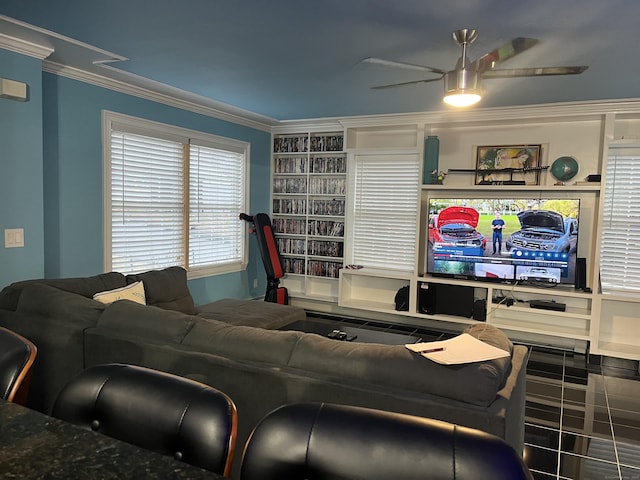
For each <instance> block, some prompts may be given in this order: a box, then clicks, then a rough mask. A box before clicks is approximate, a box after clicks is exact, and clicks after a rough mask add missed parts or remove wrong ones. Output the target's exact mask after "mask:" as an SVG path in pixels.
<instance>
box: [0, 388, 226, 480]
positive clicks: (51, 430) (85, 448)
mask: <svg viewBox="0 0 640 480" xmlns="http://www.w3.org/2000/svg"><path fill="white" fill-rule="evenodd" d="M0 478H3V479H10V478H16V479H32V478H40V479H51V480H53V479H65V480H69V479H83V480H84V479H129V478H131V479H147V478H150V479H153V478H158V479H171V478H176V479H180V478H188V479H200V478H206V479H223V478H225V477H223V476H221V475H218V474H215V473H213V472H209V471H206V470H203V469H201V468H198V467H194V466H192V465H189V464H186V463H183V462H180V461H177V460H174V459H173V458H171V457H168V456H164V455H160V454H157V453H155V452H151V451H148V450H144V449H141V448H138V447H136V446H134V445H131V444H128V443H125V442H121V441H119V440H115V439H113V438H110V437H107V436H105V435H101V434H99V433H95V432H92V431H88V430H83V429H81V428H80V427H77V426H75V425H72V424H70V423H66V422H63V421H61V420H58V419H55V418H52V417H48V416H46V415H44V414H42V413H40V412H36V411H34V410H29V409H28V408H25V407H22V406H20V405H16V404H13V403H9V402H6V401H4V400H0Z"/></svg>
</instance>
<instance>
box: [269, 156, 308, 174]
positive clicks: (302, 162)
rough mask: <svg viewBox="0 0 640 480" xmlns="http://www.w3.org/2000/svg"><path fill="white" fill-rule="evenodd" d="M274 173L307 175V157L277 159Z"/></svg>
mask: <svg viewBox="0 0 640 480" xmlns="http://www.w3.org/2000/svg"><path fill="white" fill-rule="evenodd" d="M273 173H307V159H306V157H276V158H275V160H274V164H273Z"/></svg>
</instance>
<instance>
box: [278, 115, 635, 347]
mask: <svg viewBox="0 0 640 480" xmlns="http://www.w3.org/2000/svg"><path fill="white" fill-rule="evenodd" d="M340 123H341V125H342V126H343V132H344V135H345V141H344V149H345V152H346V153H345V161H348V159H349V158H350V157H351V156H353V155H358V154H377V153H380V154H386V153H389V152H391V153H393V154H398V153H407V154H417V155H420V156H422V155H423V154H424V141H425V139H426V138H427V136H437V137H438V139H439V143H440V151H439V158H438V162H439V166H438V168H439V170H440V171H445V172H446V171H447V170H449V169H465V170H468V169H473V168H475V161H476V158H475V154H476V149H477V147H478V146H488V145H531V144H541V145H542V156H541V162H540V163H541V165H543V166H544V165H550V164H551V163H552V162H553V160H554V159H556V158H559V157H561V156H572V157H574V158H576V159H577V161H578V163H579V165H580V172H579V174H578V176H577V177H576V178H574V179H573V181H574V182H576V183H573V184H570V185H558V184H557V182H556V180H555V179H554V178H553V177H552V175H551V172H550V171H548V170H543V171H541V172H540V179H539V184H538V185H475V177H474V175H464V174H453V173H452V174H449V175H447V176H446V177H445V180H444V183H443V184H442V185H432V184H427V185H423V186H422V188H421V189H420V194H419V199H418V209H417V215H416V232H417V233H416V237H417V239H418V241H417V244H416V255H415V267H414V271H413V272H403V271H392V270H381V269H373V268H367V266H366V265H365V266H364V268H361V269H344V268H343V269H341V270H340V280H339V284H338V286H337V288H336V290H335V295H336V300H334V301H330V302H328V303H326V304H325V305H320V304H314V305H313V306H312V308H315V309H323V308H326V310H327V311H331V312H341V313H345V314H348V313H349V312H354V315H358V316H361V315H363V314H364V315H367V312H369V314H370V315H371V316H372V317H375V318H377V319H379V318H382V317H384V318H386V319H388V321H390V322H394V321H395V322H398V323H410V324H412V325H416V326H424V325H432V324H433V322H436V323H438V322H442V323H443V324H446V325H447V327H448V328H451V329H456V328H458V329H462V328H464V327H465V326H466V325H468V324H471V323H474V322H476V321H477V320H476V319H474V318H466V317H460V316H455V315H447V314H426V313H422V311H421V308H420V298H419V297H420V294H419V290H420V288H421V285H422V284H425V283H427V284H428V283H446V284H448V285H458V286H470V287H473V289H474V296H475V298H476V299H478V300H484V301H485V302H486V303H485V304H486V315H485V319H484V321H486V322H487V323H490V324H493V325H495V326H497V327H499V328H501V329H503V330H505V331H506V332H508V333H509V334H510V335H512V336H513V337H515V338H517V339H524V340H527V339H530V338H535V339H536V341H537V342H544V343H548V344H552V345H553V344H556V343H557V344H559V345H562V346H569V347H573V348H575V349H576V350H583V349H585V350H586V349H588V350H589V352H590V353H592V354H601V355H609V356H616V357H620V358H626V359H633V360H640V334H639V333H638V332H639V330H638V325H639V324H640V309H638V305H640V299H636V298H629V297H620V296H616V297H612V296H609V295H603V294H602V293H601V292H600V291H599V271H598V265H599V259H600V243H601V240H600V231H601V230H600V229H601V225H602V215H603V205H602V195H603V192H602V191H601V190H602V188H603V187H602V186H601V183H587V182H585V181H584V180H585V177H587V175H590V174H600V175H602V185H604V184H605V182H606V178H605V177H606V175H605V173H606V162H607V155H608V145H609V143H610V142H616V141H618V142H619V141H627V140H628V139H635V140H636V141H637V142H638V143H640V103H633V104H625V105H619V104H615V105H611V106H608V105H605V104H599V105H576V106H572V105H562V106H560V105H557V106H554V105H550V106H538V107H531V108H522V109H490V110H487V111H472V112H466V113H459V112H458V113H448V112H439V113H437V114H433V115H429V114H424V115H418V114H416V115H398V116H387V117H380V118H375V117H366V118H362V119H359V118H357V117H356V118H349V119H344V120H342V121H340ZM289 128H292V126H291V125H290V126H289ZM287 155H292V156H294V155H295V154H287ZM281 156H282V155H281V154H280V153H274V160H277V159H278V157H281ZM312 156H313V155H312V154H311V153H310V152H308V153H305V155H301V156H300V157H301V158H302V160H301V163H304V162H303V160H306V161H308V160H309V159H311V158H312ZM324 173H327V172H324ZM288 175H291V176H293V177H294V176H296V175H297V176H299V177H300V178H304V179H306V182H307V183H306V186H307V187H308V186H309V177H310V173H309V172H308V171H305V172H295V173H291V174H288ZM279 176H280V175H279V174H278V173H277V172H275V171H274V180H279V178H278V177H279ZM324 176H325V177H327V175H324ZM301 183H302V184H304V181H302V180H301ZM287 190H288V191H289V190H291V189H290V188H287ZM488 192H491V195H492V196H498V197H500V196H503V197H504V198H509V197H515V196H518V197H525V198H529V197H530V198H532V199H534V198H550V199H568V198H579V199H580V222H579V227H580V230H579V234H578V235H579V239H578V251H577V256H578V257H583V258H586V263H587V272H586V285H587V289H586V290H584V291H583V290H576V289H575V288H573V287H570V286H563V285H558V286H556V287H554V288H545V287H542V286H538V285H535V284H534V285H527V284H516V285H513V284H506V283H493V282H481V281H473V280H465V279H456V278H444V277H434V276H432V275H430V274H428V273H427V271H426V270H427V269H426V248H427V240H426V239H427V228H428V225H427V220H428V219H427V217H428V201H429V198H437V197H439V196H440V197H441V198H447V197H446V196H449V198H473V197H476V198H482V196H483V195H485V196H486V195H487V194H488ZM286 195H287V196H289V195H290V196H292V197H296V198H300V199H302V200H308V195H309V192H296V193H293V192H291V193H287V194H286ZM280 198H283V197H282V195H281V194H280V193H279V192H276V191H275V190H274V202H275V201H277V200H279V199H280ZM284 198H287V197H284ZM345 199H346V200H347V201H348V197H345ZM346 208H349V206H348V205H347V206H346ZM290 215H292V216H295V215H293V214H290ZM274 216H275V217H276V219H277V218H278V216H280V217H286V215H282V214H281V213H279V214H276V211H275V208H274ZM300 218H303V219H304V220H305V222H306V224H307V226H308V222H309V220H310V218H309V216H308V215H307V213H305V214H304V215H300ZM282 233H285V232H282ZM292 238H296V237H295V236H293V237H292ZM300 238H302V239H304V240H305V241H308V240H309V234H308V232H307V233H305V234H301V237H300ZM348 240H349V239H348V238H347V239H345V241H348ZM345 251H346V250H345ZM285 256H286V254H285ZM291 256H292V257H296V255H293V254H291ZM308 258H309V257H308V256H307V257H305V259H308ZM341 260H343V259H341ZM344 262H346V263H349V258H348V255H347V257H346V258H344ZM306 278H309V276H308V274H307V277H306ZM405 286H409V309H408V310H407V311H396V310H395V303H394V299H395V295H396V293H397V291H398V290H399V289H400V288H402V287H405ZM299 290H300V291H302V290H304V289H299ZM504 298H509V299H511V301H510V302H508V303H507V302H504V301H503V302H501V301H500V300H501V299H504ZM297 300H298V301H299V302H300V304H301V305H304V302H305V301H307V300H309V298H308V297H305V296H304V294H302V295H301V296H300V297H298V298H297ZM531 300H546V301H556V302H561V303H563V304H565V305H566V309H565V310H564V311H555V310H544V309H538V308H531V306H530V304H529V301H531ZM443 326H444V325H443ZM456 326H457V327H456Z"/></svg>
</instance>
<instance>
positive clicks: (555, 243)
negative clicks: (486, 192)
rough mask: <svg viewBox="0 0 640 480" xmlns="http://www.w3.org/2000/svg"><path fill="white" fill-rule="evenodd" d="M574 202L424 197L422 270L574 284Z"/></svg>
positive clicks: (478, 277) (576, 205) (577, 203)
mask: <svg viewBox="0 0 640 480" xmlns="http://www.w3.org/2000/svg"><path fill="white" fill-rule="evenodd" d="M579 213H580V200H578V199H551V198H535V199H534V198H511V199H504V198H492V197H485V198H441V197H437V198H430V199H429V213H428V218H427V225H428V227H427V235H428V239H427V242H426V243H427V273H429V274H431V275H435V276H452V277H457V278H465V279H474V280H487V281H501V282H507V283H513V282H518V283H531V284H536V285H541V284H542V285H545V286H555V285H558V284H567V285H575V268H576V251H577V245H578V217H579Z"/></svg>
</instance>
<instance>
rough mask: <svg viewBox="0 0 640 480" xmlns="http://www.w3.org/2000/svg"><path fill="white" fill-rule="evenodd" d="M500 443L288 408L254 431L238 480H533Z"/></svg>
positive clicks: (410, 422) (412, 420)
mask: <svg viewBox="0 0 640 480" xmlns="http://www.w3.org/2000/svg"><path fill="white" fill-rule="evenodd" d="M532 478H533V477H532V476H531V473H530V472H529V470H528V468H527V467H526V465H525V464H524V462H523V461H522V458H520V456H519V455H518V454H517V453H516V452H515V450H514V449H513V448H512V447H511V446H509V445H508V444H507V443H506V442H504V441H503V440H502V439H500V438H498V437H496V436H494V435H490V434H488V433H485V432H481V431H479V430H475V429H471V428H466V427H460V426H457V425H453V424H450V423H446V422H441V421H437V420H430V419H425V418H420V417H415V416H410V415H403V414H398V413H390V412H383V411H380V410H373V409H368V408H362V407H352V406H344V405H333V404H292V405H286V406H283V407H280V408H278V409H276V410H274V411H273V412H271V413H270V414H269V415H267V416H266V417H265V418H264V419H263V420H262V421H261V422H260V423H259V424H258V425H257V426H256V428H255V429H254V431H253V433H252V435H251V437H250V439H249V441H248V442H247V445H246V447H245V452H244V456H243V459H242V467H241V480H282V479H287V480H298V479H300V480H302V479H307V480H329V479H331V480H356V479H358V480H363V479H366V480H390V479H393V480H409V479H420V480H429V479H430V480H434V479H437V480H453V479H455V480H478V479H491V480H532Z"/></svg>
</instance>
